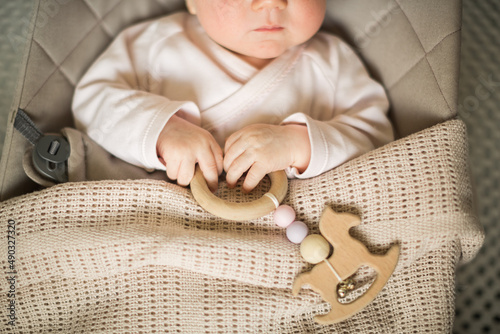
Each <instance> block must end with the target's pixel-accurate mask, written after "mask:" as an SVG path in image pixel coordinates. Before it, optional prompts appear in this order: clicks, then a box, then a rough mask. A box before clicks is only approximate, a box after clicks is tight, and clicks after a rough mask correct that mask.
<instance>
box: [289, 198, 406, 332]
mask: <svg viewBox="0 0 500 334" xmlns="http://www.w3.org/2000/svg"><path fill="white" fill-rule="evenodd" d="M360 222H361V220H360V218H359V217H358V216H355V215H353V214H350V213H336V212H335V211H333V210H332V209H331V208H329V207H327V208H326V209H325V211H324V212H323V215H322V217H321V220H320V223H319V229H320V232H321V234H322V235H323V236H324V237H325V239H326V240H327V241H328V242H329V243H330V244H331V245H332V246H333V249H334V251H333V254H332V256H330V258H328V259H325V260H324V261H321V262H320V263H319V264H317V265H316V266H314V268H313V269H312V270H311V271H309V272H306V273H302V274H299V275H298V276H297V278H296V279H295V281H294V283H293V288H292V293H293V294H294V295H295V296H297V295H298V293H299V291H300V289H301V287H302V286H303V285H304V284H309V285H310V286H311V288H312V289H313V290H314V291H316V292H318V293H319V294H320V295H321V297H322V298H323V299H324V300H325V301H327V302H329V303H330V304H331V306H332V309H331V311H330V312H329V313H327V314H325V315H319V316H316V317H315V321H316V322H318V323H320V324H332V323H337V322H339V321H342V320H345V319H347V318H348V317H350V316H352V315H354V314H355V313H357V312H359V311H360V310H361V309H363V308H364V307H365V306H367V305H368V304H369V303H370V302H372V301H373V299H375V297H376V296H377V294H378V293H379V292H380V291H381V290H382V288H383V287H384V285H385V284H386V283H387V280H388V279H389V277H390V276H391V274H392V272H393V271H394V268H395V267H396V264H397V262H398V258H399V245H394V246H392V247H391V248H390V249H389V251H388V252H387V253H386V254H385V255H374V254H371V253H370V252H369V251H368V249H367V248H366V247H365V245H363V244H362V243H361V242H360V241H358V240H356V239H354V238H353V237H351V236H350V235H349V229H350V228H351V227H353V226H356V225H358V224H359V223H360ZM362 265H367V266H370V267H371V268H372V269H374V270H375V271H376V272H377V277H376V279H375V281H374V282H373V284H372V285H371V286H370V288H369V289H368V290H367V291H366V292H365V293H364V294H363V295H361V296H360V297H358V298H357V299H355V300H354V301H352V302H350V303H345V304H344V303H340V302H339V300H338V298H339V289H338V288H337V287H338V286H339V284H342V282H345V281H346V280H347V279H348V278H349V277H350V276H352V275H353V274H354V273H355V272H356V271H357V270H358V269H359V267H360V266H362ZM340 297H342V296H340Z"/></svg>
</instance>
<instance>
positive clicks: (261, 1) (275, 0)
mask: <svg viewBox="0 0 500 334" xmlns="http://www.w3.org/2000/svg"><path fill="white" fill-rule="evenodd" d="M286 5H287V0H254V1H253V3H252V9H253V10H255V11H259V10H262V9H274V8H278V9H279V10H283V9H285V8H286Z"/></svg>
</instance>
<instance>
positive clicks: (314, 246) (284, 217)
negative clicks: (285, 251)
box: [266, 194, 355, 298]
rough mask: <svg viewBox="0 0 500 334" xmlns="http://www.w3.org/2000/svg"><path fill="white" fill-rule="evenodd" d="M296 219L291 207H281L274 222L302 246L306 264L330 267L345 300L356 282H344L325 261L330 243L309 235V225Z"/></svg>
mask: <svg viewBox="0 0 500 334" xmlns="http://www.w3.org/2000/svg"><path fill="white" fill-rule="evenodd" d="M266 195H267V194H266ZM295 218H296V214H295V210H294V209H293V208H292V207H291V206H289V205H279V206H277V208H276V211H275V212H274V222H275V223H276V225H278V226H279V227H283V228H286V236H287V238H288V240H290V241H291V242H292V243H294V244H300V254H301V255H302V258H304V260H305V261H306V262H308V263H311V264H317V263H320V262H321V261H324V262H325V263H326V264H327V265H328V267H329V268H330V270H331V271H332V273H333V274H334V275H335V276H336V278H337V280H338V281H339V282H340V283H339V285H338V287H337V293H338V296H339V297H340V298H345V297H346V296H347V293H348V292H350V291H352V290H354V288H355V285H354V281H353V280H352V279H350V278H348V279H345V280H342V278H341V277H340V275H339V274H338V273H337V271H336V270H335V268H333V266H332V265H331V264H330V263H329V262H328V261H325V260H326V258H327V257H328V256H329V255H330V253H331V247H330V244H329V243H328V241H326V239H325V238H324V237H323V236H322V235H320V234H310V235H308V232H309V229H308V227H307V225H306V224H304V223H303V222H301V221H297V220H295Z"/></svg>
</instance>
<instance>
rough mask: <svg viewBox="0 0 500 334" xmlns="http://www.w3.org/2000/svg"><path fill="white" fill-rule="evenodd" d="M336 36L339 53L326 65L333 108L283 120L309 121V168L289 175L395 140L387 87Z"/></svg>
mask: <svg viewBox="0 0 500 334" xmlns="http://www.w3.org/2000/svg"><path fill="white" fill-rule="evenodd" d="M335 41H336V47H335V48H334V51H335V52H333V53H332V56H331V57H330V60H329V63H326V62H325V64H324V65H323V67H324V72H325V75H328V76H330V79H329V81H330V82H331V85H332V90H333V91H332V94H333V96H334V98H333V100H334V105H333V110H325V111H324V113H323V114H322V115H320V116H318V115H316V116H315V117H314V118H313V117H312V116H310V115H309V114H308V113H307V112H304V113H296V114H292V115H290V116H289V117H287V118H286V119H285V120H284V121H283V123H284V124H286V123H300V124H304V125H306V126H307V128H308V132H309V139H310V142H311V161H310V163H309V166H308V168H307V169H306V170H305V171H304V172H303V173H302V174H300V173H299V172H298V171H297V170H296V169H295V168H289V169H288V170H287V174H288V176H289V177H297V178H309V177H314V176H317V175H319V174H322V173H324V172H326V171H328V170H330V169H332V168H335V167H337V166H339V165H341V164H343V163H344V162H346V161H349V160H351V159H353V158H356V157H358V156H360V155H362V154H364V153H366V152H368V151H370V150H372V149H374V148H376V147H379V146H382V145H384V144H387V143H389V142H390V141H392V140H394V134H393V128H392V125H391V123H390V121H389V118H388V116H387V113H388V108H389V102H388V99H387V96H386V94H385V91H384V88H383V87H382V86H381V85H380V84H379V83H377V82H376V81H374V80H373V79H372V78H370V76H369V74H368V72H367V71H366V69H365V67H364V66H363V64H362V63H361V61H360V59H359V58H358V57H357V56H356V55H355V53H354V52H353V51H352V50H351V49H350V48H349V47H348V46H347V44H345V43H344V42H341V41H340V40H338V39H337V38H335Z"/></svg>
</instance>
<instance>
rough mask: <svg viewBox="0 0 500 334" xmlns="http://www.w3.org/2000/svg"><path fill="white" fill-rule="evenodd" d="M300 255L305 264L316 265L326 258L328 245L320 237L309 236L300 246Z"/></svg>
mask: <svg viewBox="0 0 500 334" xmlns="http://www.w3.org/2000/svg"><path fill="white" fill-rule="evenodd" d="M300 254H301V255H302V257H303V258H304V260H306V261H307V262H309V263H312V264H316V263H319V262H321V261H323V260H324V259H326V258H327V257H328V254H330V244H329V243H328V241H326V239H325V238H323V236H322V235H320V234H311V235H309V236H307V237H306V238H305V239H304V241H302V243H301V244H300Z"/></svg>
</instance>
